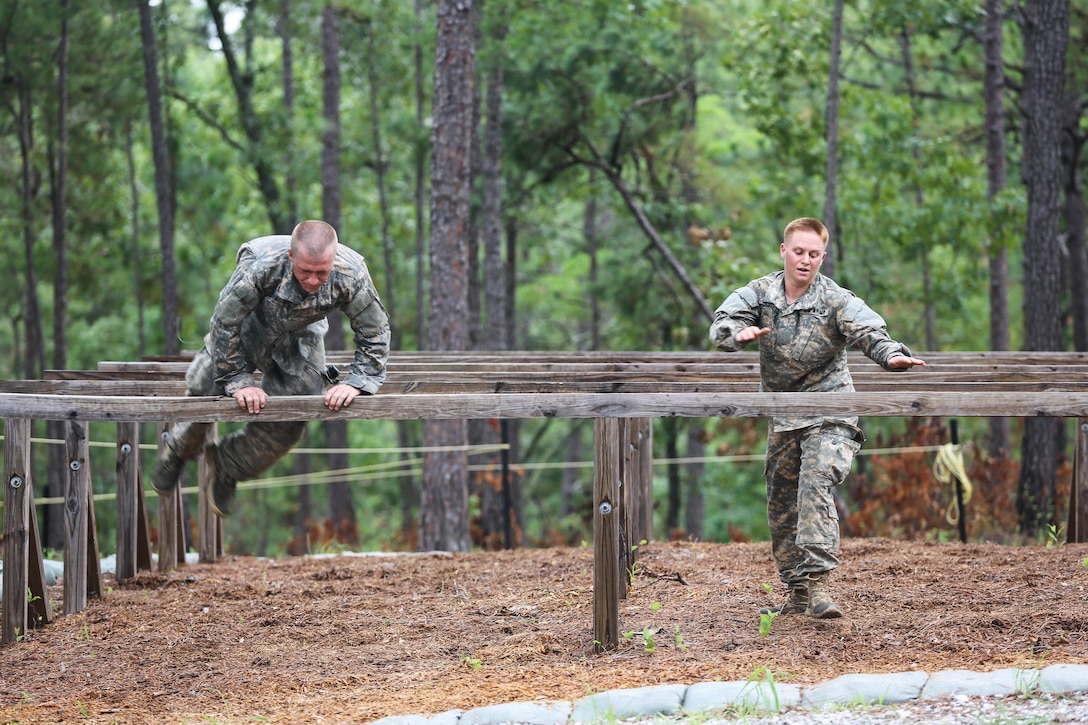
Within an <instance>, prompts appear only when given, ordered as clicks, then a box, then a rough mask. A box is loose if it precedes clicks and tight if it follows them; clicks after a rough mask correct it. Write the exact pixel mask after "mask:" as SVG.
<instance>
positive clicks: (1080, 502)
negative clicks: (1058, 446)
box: [1065, 418, 1088, 544]
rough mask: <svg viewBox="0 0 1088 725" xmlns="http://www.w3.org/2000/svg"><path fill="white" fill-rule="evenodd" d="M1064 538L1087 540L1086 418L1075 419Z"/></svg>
mask: <svg viewBox="0 0 1088 725" xmlns="http://www.w3.org/2000/svg"><path fill="white" fill-rule="evenodd" d="M1065 540H1066V541H1069V542H1074V543H1077V544H1083V543H1085V542H1088V418H1078V419H1077V434H1076V437H1075V441H1074V447H1073V481H1072V484H1071V485H1070V486H1069V523H1068V525H1067V526H1066V533H1065Z"/></svg>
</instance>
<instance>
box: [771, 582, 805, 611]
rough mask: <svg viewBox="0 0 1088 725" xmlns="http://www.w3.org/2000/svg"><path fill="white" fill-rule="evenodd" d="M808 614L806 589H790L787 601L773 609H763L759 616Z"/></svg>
mask: <svg viewBox="0 0 1088 725" xmlns="http://www.w3.org/2000/svg"><path fill="white" fill-rule="evenodd" d="M806 612H808V589H806V588H804V587H801V588H798V589H790V596H789V599H787V600H786V601H784V602H782V603H781V604H779V605H777V606H774V607H763V608H762V609H760V610H759V613H760V614H805V613H806Z"/></svg>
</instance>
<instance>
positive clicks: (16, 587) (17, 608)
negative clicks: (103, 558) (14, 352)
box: [0, 418, 31, 644]
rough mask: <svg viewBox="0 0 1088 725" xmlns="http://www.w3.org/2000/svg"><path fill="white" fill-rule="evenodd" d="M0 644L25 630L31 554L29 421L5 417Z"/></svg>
mask: <svg viewBox="0 0 1088 725" xmlns="http://www.w3.org/2000/svg"><path fill="white" fill-rule="evenodd" d="M4 469H5V470H4V473H5V476H4V600H3V613H2V616H0V619H2V624H3V627H2V630H3V632H2V635H0V639H2V641H3V644H10V643H12V642H15V641H17V640H18V639H19V637H22V636H23V635H24V634H26V623H27V616H26V613H27V602H26V591H27V578H28V577H27V560H28V558H29V556H30V538H29V535H30V499H31V495H29V494H28V492H29V491H30V487H31V480H30V421H29V420H28V419H26V418H6V419H5V420H4Z"/></svg>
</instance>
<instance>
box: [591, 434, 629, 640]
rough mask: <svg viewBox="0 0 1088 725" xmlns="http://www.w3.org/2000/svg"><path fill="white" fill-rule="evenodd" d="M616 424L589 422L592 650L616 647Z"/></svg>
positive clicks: (618, 563) (618, 559)
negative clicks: (591, 530) (590, 439)
mask: <svg viewBox="0 0 1088 725" xmlns="http://www.w3.org/2000/svg"><path fill="white" fill-rule="evenodd" d="M619 479H620V421H619V420H617V419H615V418H598V419H596V420H594V421H593V648H594V650H596V651H597V652H603V651H605V650H609V649H615V648H616V646H617V645H618V644H619V627H620V622H619V618H620V614H619V611H620V609H619V607H620V605H619V602H620V577H621V576H623V572H622V564H621V557H620V517H621V516H622V515H623V513H622V511H621V510H620V509H618V508H617V507H616V502H617V500H618V496H619V485H620V480H619Z"/></svg>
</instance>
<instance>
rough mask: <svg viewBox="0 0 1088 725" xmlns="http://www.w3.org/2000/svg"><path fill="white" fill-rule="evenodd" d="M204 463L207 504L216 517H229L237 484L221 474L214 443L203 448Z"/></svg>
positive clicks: (217, 449)
mask: <svg viewBox="0 0 1088 725" xmlns="http://www.w3.org/2000/svg"><path fill="white" fill-rule="evenodd" d="M204 462H205V463H207V464H208V488H207V494H208V503H210V504H211V506H212V511H215V514H216V516H219V517H220V518H223V517H224V516H229V515H230V511H231V506H232V505H233V504H234V492H235V490H236V489H237V488H238V482H237V481H235V480H234V479H233V478H231V477H230V476H228V475H226V474H225V473H224V472H223V469H222V466H221V465H220V462H219V448H218V447H217V446H216V445H215V444H214V443H209V444H208V445H206V446H204Z"/></svg>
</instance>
